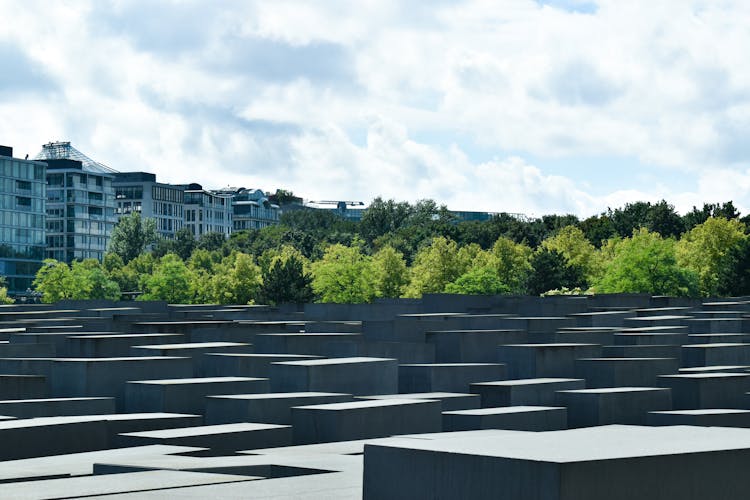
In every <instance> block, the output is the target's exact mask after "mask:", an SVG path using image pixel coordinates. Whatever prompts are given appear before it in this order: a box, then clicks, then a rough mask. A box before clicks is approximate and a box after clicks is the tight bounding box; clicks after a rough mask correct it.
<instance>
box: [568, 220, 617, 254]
mask: <svg viewBox="0 0 750 500" xmlns="http://www.w3.org/2000/svg"><path fill="white" fill-rule="evenodd" d="M578 227H580V228H581V231H583V234H585V235H586V239H587V240H589V242H591V244H592V245H594V246H595V247H596V248H600V247H601V246H602V244H603V243H604V242H605V241H607V240H608V239H610V238H612V237H613V236H615V235H617V230H616V229H615V225H614V223H613V222H612V219H611V218H610V217H608V216H607V214H601V215H594V216H592V217H589V218H588V219H585V220H583V221H581V222H580V223H579V224H578Z"/></svg>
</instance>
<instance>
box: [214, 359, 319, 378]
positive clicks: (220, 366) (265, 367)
mask: <svg viewBox="0 0 750 500" xmlns="http://www.w3.org/2000/svg"><path fill="white" fill-rule="evenodd" d="M309 359H320V356H311V355H307V354H257V353H254V354H241V353H240V354H237V353H207V354H205V355H204V358H203V366H204V370H205V372H206V376H207V377H261V378H268V377H269V376H270V374H271V364H272V363H279V362H281V361H303V360H309Z"/></svg>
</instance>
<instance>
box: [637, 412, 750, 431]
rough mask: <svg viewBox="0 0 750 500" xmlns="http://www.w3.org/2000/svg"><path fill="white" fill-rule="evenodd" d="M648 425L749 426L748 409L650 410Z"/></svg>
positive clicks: (749, 415) (749, 416)
mask: <svg viewBox="0 0 750 500" xmlns="http://www.w3.org/2000/svg"><path fill="white" fill-rule="evenodd" d="M646 421H647V423H648V425H699V426H703V427H744V428H747V427H750V410H738V409H727V408H722V409H702V410H674V411H652V412H650V413H649V414H648V418H647V420H646Z"/></svg>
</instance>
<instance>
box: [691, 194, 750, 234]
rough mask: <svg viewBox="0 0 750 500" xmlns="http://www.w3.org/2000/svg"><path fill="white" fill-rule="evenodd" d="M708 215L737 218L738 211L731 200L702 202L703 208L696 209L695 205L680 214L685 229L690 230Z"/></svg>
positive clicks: (701, 222)
mask: <svg viewBox="0 0 750 500" xmlns="http://www.w3.org/2000/svg"><path fill="white" fill-rule="evenodd" d="M709 217H723V218H725V219H738V218H739V217H740V212H739V211H738V210H737V208H736V207H735V206H734V203H733V202H732V201H728V202H725V203H722V204H718V203H704V204H703V208H702V209H701V210H698V209H697V208H696V207H693V209H692V210H691V211H690V212H688V213H686V214H685V215H683V216H682V221H683V224H684V225H685V230H687V231H690V230H691V229H693V228H694V227H695V226H697V225H698V224H703V223H704V222H706V221H707V220H708V218H709Z"/></svg>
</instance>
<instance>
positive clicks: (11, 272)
mask: <svg viewBox="0 0 750 500" xmlns="http://www.w3.org/2000/svg"><path fill="white" fill-rule="evenodd" d="M46 168H47V166H46V165H45V164H44V163H42V162H38V161H31V160H21V159H18V158H13V148H10V147H7V146H0V275H1V276H3V277H4V278H5V280H6V286H7V287H8V291H9V292H10V294H12V295H23V294H24V293H25V292H26V290H27V289H29V288H30V287H31V282H32V281H33V280H34V276H35V275H36V272H37V271H38V270H39V267H40V266H41V265H42V259H44V247H45V239H44V236H45V227H44V215H45V214H44V207H45V191H46V184H47V182H46V179H45V173H46Z"/></svg>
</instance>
